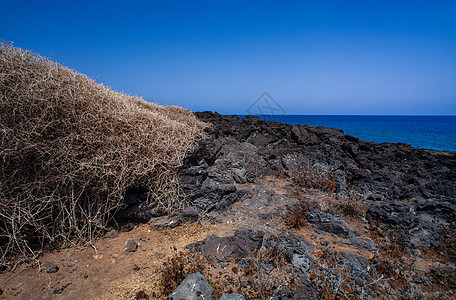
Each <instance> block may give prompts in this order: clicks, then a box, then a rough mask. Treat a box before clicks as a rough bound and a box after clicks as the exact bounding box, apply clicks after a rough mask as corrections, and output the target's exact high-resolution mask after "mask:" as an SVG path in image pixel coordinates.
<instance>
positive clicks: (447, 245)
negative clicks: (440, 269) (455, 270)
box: [434, 219, 456, 262]
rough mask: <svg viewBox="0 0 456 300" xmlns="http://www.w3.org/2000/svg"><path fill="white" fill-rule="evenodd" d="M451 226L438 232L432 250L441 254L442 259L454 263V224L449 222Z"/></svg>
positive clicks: (455, 241)
mask: <svg viewBox="0 0 456 300" xmlns="http://www.w3.org/2000/svg"><path fill="white" fill-rule="evenodd" d="M450 222H451V225H448V226H444V227H443V228H441V229H440V230H439V239H438V241H437V244H436V245H435V246H434V250H435V251H436V252H437V253H439V254H443V257H444V259H446V260H449V261H451V262H456V247H455V245H456V224H455V220H454V219H453V220H451V221H450Z"/></svg>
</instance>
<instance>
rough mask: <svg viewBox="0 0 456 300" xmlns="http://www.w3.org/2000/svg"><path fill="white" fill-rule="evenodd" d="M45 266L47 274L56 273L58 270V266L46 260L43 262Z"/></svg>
mask: <svg viewBox="0 0 456 300" xmlns="http://www.w3.org/2000/svg"><path fill="white" fill-rule="evenodd" d="M45 266H46V272H47V273H49V274H52V273H56V272H57V271H58V270H59V266H57V265H56V264H55V263H53V262H51V261H48V262H46V264H45Z"/></svg>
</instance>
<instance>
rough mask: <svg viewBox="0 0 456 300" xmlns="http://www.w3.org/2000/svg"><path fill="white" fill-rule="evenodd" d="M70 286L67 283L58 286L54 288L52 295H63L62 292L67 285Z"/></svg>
mask: <svg viewBox="0 0 456 300" xmlns="http://www.w3.org/2000/svg"><path fill="white" fill-rule="evenodd" d="M70 284H71V282H70V283H67V284H63V285H58V286H56V287H55V288H54V294H61V293H63V290H64V289H66V288H67V287H68V286H69V285H70Z"/></svg>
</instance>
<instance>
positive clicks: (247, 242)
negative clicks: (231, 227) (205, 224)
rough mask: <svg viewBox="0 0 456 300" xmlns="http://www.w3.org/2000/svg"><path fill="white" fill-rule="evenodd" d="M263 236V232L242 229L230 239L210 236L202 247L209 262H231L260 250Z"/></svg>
mask: <svg viewBox="0 0 456 300" xmlns="http://www.w3.org/2000/svg"><path fill="white" fill-rule="evenodd" d="M263 236H264V233H263V232H262V231H255V230H250V229H246V228H240V229H238V230H236V231H235V232H234V235H233V236H229V237H218V236H216V235H210V236H208V237H207V238H206V239H205V240H204V243H203V244H202V245H201V246H202V250H203V253H204V255H205V256H206V259H207V260H208V261H210V262H212V263H215V262H229V261H231V260H233V259H236V258H240V257H244V256H246V255H248V254H249V253H251V252H254V251H257V250H258V249H260V247H261V244H262V242H263Z"/></svg>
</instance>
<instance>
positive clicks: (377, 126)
mask: <svg viewBox="0 0 456 300" xmlns="http://www.w3.org/2000/svg"><path fill="white" fill-rule="evenodd" d="M258 117H259V118H261V119H263V120H269V121H276V122H282V123H287V124H290V125H298V124H299V125H310V126H323V127H330V128H338V129H342V130H343V131H344V133H345V134H349V135H352V136H355V137H357V138H359V139H360V140H365V141H372V142H376V143H381V142H390V143H398V142H401V143H406V144H410V145H412V147H415V148H425V149H433V150H444V151H456V116H334V115H331V116H317V115H283V116H274V115H259V116H258Z"/></svg>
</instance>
